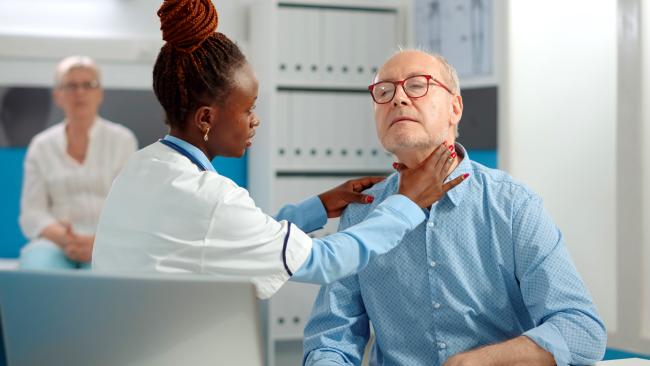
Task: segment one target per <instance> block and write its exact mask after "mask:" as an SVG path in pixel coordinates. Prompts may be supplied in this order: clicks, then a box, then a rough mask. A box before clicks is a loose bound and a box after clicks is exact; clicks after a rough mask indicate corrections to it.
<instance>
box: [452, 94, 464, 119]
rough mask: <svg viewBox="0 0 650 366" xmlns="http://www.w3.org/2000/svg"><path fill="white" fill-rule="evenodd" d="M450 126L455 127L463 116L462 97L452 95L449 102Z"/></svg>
mask: <svg viewBox="0 0 650 366" xmlns="http://www.w3.org/2000/svg"><path fill="white" fill-rule="evenodd" d="M450 115H451V120H450V122H451V124H452V125H454V126H455V125H457V124H458V122H460V119H461V117H462V116H463V97H461V96H460V95H454V96H453V97H452V100H451V113H450Z"/></svg>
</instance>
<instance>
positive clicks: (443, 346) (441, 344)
mask: <svg viewBox="0 0 650 366" xmlns="http://www.w3.org/2000/svg"><path fill="white" fill-rule="evenodd" d="M438 347H440V349H445V348H447V344H446V343H445V342H438Z"/></svg>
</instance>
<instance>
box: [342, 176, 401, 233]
mask: <svg viewBox="0 0 650 366" xmlns="http://www.w3.org/2000/svg"><path fill="white" fill-rule="evenodd" d="M398 178H399V177H398V174H397V173H393V174H391V175H389V176H388V177H386V179H384V180H383V181H381V182H379V183H377V184H375V185H374V186H372V187H370V188H368V189H366V190H365V191H363V194H366V195H369V196H372V197H374V200H373V202H372V203H371V204H360V203H352V204H350V205H348V207H347V208H346V209H345V211H344V212H343V220H344V221H347V222H349V223H350V224H355V223H358V222H360V221H363V219H365V218H366V216H368V214H369V213H370V212H371V211H372V210H374V209H375V207H377V205H378V204H380V203H381V202H383V201H384V200H385V199H386V198H388V197H389V196H390V195H392V194H394V193H395V192H397V182H398Z"/></svg>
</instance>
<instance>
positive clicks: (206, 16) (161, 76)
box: [153, 0, 246, 129]
mask: <svg viewBox="0 0 650 366" xmlns="http://www.w3.org/2000/svg"><path fill="white" fill-rule="evenodd" d="M158 16H159V17H160V29H161V30H162V33H163V40H164V41H165V42H166V43H165V45H164V46H163V47H162V48H161V49H160V53H159V54H158V58H157V60H156V64H155V66H154V69H153V90H154V92H155V93H156V97H157V98H158V101H159V102H160V104H161V105H162V107H163V109H164V110H165V113H166V115H167V118H166V123H167V124H168V125H170V126H172V127H178V128H180V129H184V127H185V126H184V124H185V121H186V119H187V117H188V114H189V113H191V112H192V111H194V110H196V108H198V107H199V106H200V105H203V104H211V102H214V101H215V100H216V101H217V102H223V101H224V99H225V97H226V95H227V94H228V92H229V91H230V90H231V88H232V75H233V73H234V71H236V70H237V69H238V68H239V67H241V66H243V65H244V64H245V63H246V57H245V56H244V55H243V54H242V52H241V50H240V49H239V47H237V45H236V44H235V43H234V42H232V41H231V40H230V39H228V37H226V36H225V35H224V34H222V33H219V32H216V29H217V24H218V23H219V18H218V15H217V11H216V10H215V8H214V5H213V4H212V1H211V0H165V1H164V2H163V4H162V6H161V7H160V9H159V10H158Z"/></svg>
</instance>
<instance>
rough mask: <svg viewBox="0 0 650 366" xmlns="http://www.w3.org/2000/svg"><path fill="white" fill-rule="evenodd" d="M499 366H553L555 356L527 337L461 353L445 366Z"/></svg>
mask: <svg viewBox="0 0 650 366" xmlns="http://www.w3.org/2000/svg"><path fill="white" fill-rule="evenodd" d="M474 365H475V366H491V365H494V366H498V365H527V366H538V365H539V366H553V365H555V360H554V359H553V355H552V354H551V353H550V352H548V351H546V350H545V349H543V348H541V347H540V346H538V345H537V343H535V342H533V341H532V340H530V339H529V338H528V337H526V336H519V337H517V338H513V339H511V340H509V341H506V342H503V343H499V344H494V345H491V346H485V347H481V348H477V349H474V350H471V351H469V352H464V353H459V354H457V355H455V356H452V357H450V358H449V359H448V360H447V362H445V365H444V366H474Z"/></svg>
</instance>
